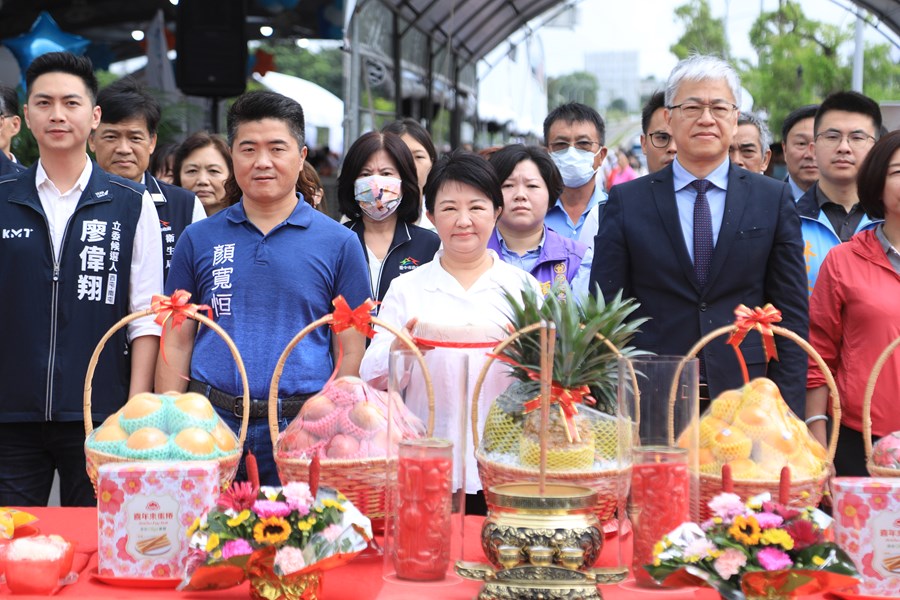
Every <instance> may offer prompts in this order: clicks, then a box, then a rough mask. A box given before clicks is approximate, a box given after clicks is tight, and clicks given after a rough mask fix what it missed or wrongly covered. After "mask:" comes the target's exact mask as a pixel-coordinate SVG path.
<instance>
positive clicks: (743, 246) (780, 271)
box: [591, 165, 809, 418]
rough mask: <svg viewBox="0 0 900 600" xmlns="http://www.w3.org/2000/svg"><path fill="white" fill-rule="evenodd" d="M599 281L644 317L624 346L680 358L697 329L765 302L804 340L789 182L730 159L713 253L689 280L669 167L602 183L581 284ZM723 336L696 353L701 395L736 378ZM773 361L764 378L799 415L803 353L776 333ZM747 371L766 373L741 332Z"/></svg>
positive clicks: (756, 342)
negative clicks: (600, 210)
mask: <svg viewBox="0 0 900 600" xmlns="http://www.w3.org/2000/svg"><path fill="white" fill-rule="evenodd" d="M595 284H599V285H600V290H601V291H602V293H603V295H604V297H605V298H606V299H607V300H609V299H610V298H612V297H613V296H614V295H615V294H616V293H617V292H618V291H619V290H623V296H624V297H626V298H628V297H633V298H636V299H637V300H638V302H640V304H641V306H640V308H639V309H638V310H637V311H636V313H635V316H636V317H637V316H643V317H650V318H651V319H650V321H648V322H647V323H645V324H644V325H643V326H642V327H641V332H640V333H639V334H638V335H637V336H636V337H635V339H634V342H633V343H634V345H635V346H636V347H637V348H640V349H642V350H648V351H652V352H655V353H657V354H674V355H684V354H686V353H687V351H688V350H689V349H690V348H691V346H693V345H694V343H696V342H697V341H698V340H699V339H700V338H701V337H702V336H704V335H706V334H707V333H709V332H711V331H713V330H714V329H716V328H718V327H721V326H723V325H729V324H731V323H732V322H733V321H734V309H735V308H736V307H737V306H738V305H740V304H746V305H747V306H749V307H750V308H753V307H755V306H763V305H765V304H766V303H767V302H771V303H772V304H773V305H775V307H776V308H778V309H779V310H781V313H782V316H783V320H782V322H781V323H779V325H781V326H783V327H785V328H787V329H790V330H792V331H793V332H795V333H797V334H798V335H800V336H801V337H803V338H804V339H806V338H807V336H808V328H809V303H808V299H807V292H806V267H805V263H804V260H803V239H802V236H801V233H800V218H799V217H798V216H797V208H796V206H795V204H794V200H793V197H792V196H791V190H790V187H789V186H788V185H787V184H785V183H783V182H781V181H777V180H775V179H772V178H769V177H765V176H763V175H757V174H754V173H750V172H749V171H746V170H744V169H742V168H740V167H737V166H735V165H731V168H730V169H729V171H728V191H727V194H726V198H725V214H724V216H723V219H722V226H721V229H720V231H719V236H718V239H717V242H716V247H715V249H714V251H713V257H712V263H711V265H710V273H709V280H708V282H707V284H706V286H705V287H704V288H701V287H700V285H699V284H698V283H697V279H696V276H695V275H694V266H693V263H692V262H691V258H690V255H689V254H688V250H687V248H686V246H685V241H684V235H683V234H682V231H681V224H680V222H679V218H678V208H677V205H676V203H675V189H674V183H673V176H672V165H669V166H667V167H665V168H664V169H662V170H661V171H658V172H656V173H652V174H650V175H646V176H644V177H641V178H639V179H636V180H634V181H630V182H627V183H622V184H619V185H617V186H615V187H613V188H612V190H610V194H609V201H608V202H607V203H606V209H605V214H604V217H603V219H602V220H601V222H600V230H599V232H598V234H597V237H596V240H595V242H594V263H593V266H592V269H591V289H592V290H593V289H595V288H594V286H595ZM726 339H727V336H722V337H719V338H716V339H715V340H713V341H712V342H710V343H709V344H708V345H707V346H706V348H705V349H704V350H703V356H704V360H705V361H706V375H707V383H708V384H709V386H710V394H711V396H712V397H716V396H717V395H718V394H719V393H721V392H722V391H723V390H726V389H729V388H737V387H740V385H741V384H742V383H743V380H742V377H741V370H740V366H739V365H738V362H737V359H736V357H735V354H734V350H733V349H732V347H731V346H728V345H727V344H726V343H725V341H726ZM776 343H777V348H778V357H779V360H778V361H772V362H771V363H770V365H769V367H768V375H769V376H770V377H772V379H774V380H775V382H776V383H777V384H778V386H779V388H780V389H781V393H782V395H783V396H784V399H785V400H786V401H787V402H788V404H789V405H790V407H791V408H792V409H793V410H794V412H795V413H797V415H798V416H800V417H801V418H803V417H804V416H805V413H804V408H805V403H806V365H807V357H806V354H805V353H804V352H803V350H802V349H801V348H800V347H799V346H797V345H796V344H795V343H794V342H792V341H790V340H788V339H787V338H785V337H783V336H776ZM741 350H742V351H743V354H744V357H745V360H746V362H747V366H748V368H749V370H750V376H751V378H752V377H757V376H762V375H765V374H766V373H767V370H766V364H765V359H764V356H763V350H762V340H761V339H760V337H759V335H758V334H757V333H756V332H751V333H750V334H749V335H748V336H747V337H746V338H745V340H744V342H743V344H741Z"/></svg>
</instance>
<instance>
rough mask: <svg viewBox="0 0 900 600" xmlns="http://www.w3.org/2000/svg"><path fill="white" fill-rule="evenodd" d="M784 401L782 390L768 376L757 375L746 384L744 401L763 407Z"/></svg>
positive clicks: (770, 406) (769, 406) (773, 405)
mask: <svg viewBox="0 0 900 600" xmlns="http://www.w3.org/2000/svg"><path fill="white" fill-rule="evenodd" d="M779 401H781V402H782V403H783V400H782V399H781V391H780V390H779V389H778V386H777V385H775V382H774V381H772V380H771V379H769V378H767V377H757V378H756V379H753V380H751V381H750V383H748V384H747V385H745V386H744V403H745V404H750V405H754V406H761V407H763V408H772V407H775V406H776V405H778V404H779Z"/></svg>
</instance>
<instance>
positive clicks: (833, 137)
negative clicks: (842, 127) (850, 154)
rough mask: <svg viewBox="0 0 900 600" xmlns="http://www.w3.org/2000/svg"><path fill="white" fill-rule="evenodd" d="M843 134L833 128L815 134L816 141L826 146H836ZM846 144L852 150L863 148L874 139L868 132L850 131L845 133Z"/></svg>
mask: <svg viewBox="0 0 900 600" xmlns="http://www.w3.org/2000/svg"><path fill="white" fill-rule="evenodd" d="M844 137H845V136H844V134H843V133H841V132H840V131H837V130H835V129H828V130H826V131H823V132H822V133H820V134H819V135H817V136H816V143H818V144H822V145H823V146H825V147H826V148H837V147H838V146H840V145H841V142H842V141H843V140H844ZM846 137H847V145H849V146H850V147H851V148H853V149H854V150H861V149H862V148H865V147H866V146H867V145H868V144H869V141H870V140H871V141H872V142H874V141H875V138H874V137H872V136H871V135H869V134H868V133H865V132H862V131H851V132H850V133H848V134H847V136H846Z"/></svg>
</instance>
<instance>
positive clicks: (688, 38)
mask: <svg viewBox="0 0 900 600" xmlns="http://www.w3.org/2000/svg"><path fill="white" fill-rule="evenodd" d="M675 20H676V21H681V22H682V23H683V24H684V33H682V34H681V37H680V38H678V41H677V42H675V43H674V44H672V46H670V47H669V50H670V51H671V52H672V54H674V55H675V56H677V57H678V59H679V60H682V59H685V58H687V57H688V56H690V55H691V54H707V55H712V56H719V57H721V58H727V57H728V38H727V37H726V36H725V22H724V20H722V19H714V18H713V16H712V11H711V10H710V8H709V0H690V2H688V3H687V4H682V5H681V6H679V7H678V8H676V9H675Z"/></svg>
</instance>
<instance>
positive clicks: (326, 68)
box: [262, 40, 344, 98]
mask: <svg viewBox="0 0 900 600" xmlns="http://www.w3.org/2000/svg"><path fill="white" fill-rule="evenodd" d="M262 49H263V50H265V51H266V52H270V53H272V54H273V55H274V56H275V65H276V66H277V67H278V72H279V73H285V74H287V75H293V76H294V77H300V78H302V79H306V80H307V81H312V82H313V83H315V84H317V85H320V86H322V87H323V88H325V89H326V90H328V91H329V92H331V93H332V94H334V95H335V96H337V97H338V98H343V97H344V63H343V56H342V55H341V51H340V49H337V48H326V49H322V50H319V51H318V52H313V51H311V50H306V49H303V48H298V47H297V45H296V44H295V43H294V42H293V41H292V40H274V41H272V42H271V43H269V44H266V45H264V46H262Z"/></svg>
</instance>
